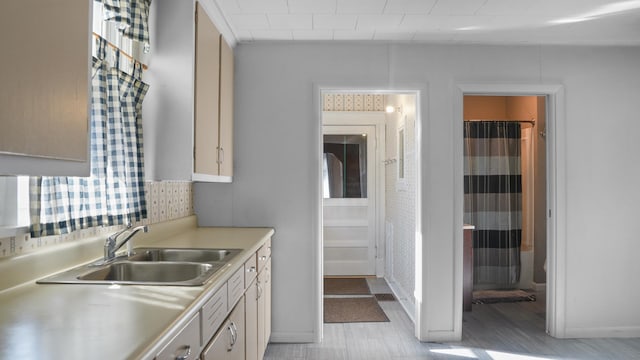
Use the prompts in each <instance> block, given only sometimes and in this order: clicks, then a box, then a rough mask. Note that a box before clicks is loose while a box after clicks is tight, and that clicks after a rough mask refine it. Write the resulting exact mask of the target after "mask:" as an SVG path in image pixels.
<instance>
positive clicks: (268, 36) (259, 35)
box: [251, 30, 293, 40]
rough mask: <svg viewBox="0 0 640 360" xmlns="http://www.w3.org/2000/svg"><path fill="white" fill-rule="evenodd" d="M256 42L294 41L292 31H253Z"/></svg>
mask: <svg viewBox="0 0 640 360" xmlns="http://www.w3.org/2000/svg"><path fill="white" fill-rule="evenodd" d="M251 35H252V36H253V39H254V40H293V34H292V33H291V31H290V30H251Z"/></svg>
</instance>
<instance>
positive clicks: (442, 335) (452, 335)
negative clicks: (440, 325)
mask: <svg viewBox="0 0 640 360" xmlns="http://www.w3.org/2000/svg"><path fill="white" fill-rule="evenodd" d="M420 341H421V342H448V341H460V336H459V335H456V332H455V331H448V330H447V331H429V332H428V333H427V338H426V339H420Z"/></svg>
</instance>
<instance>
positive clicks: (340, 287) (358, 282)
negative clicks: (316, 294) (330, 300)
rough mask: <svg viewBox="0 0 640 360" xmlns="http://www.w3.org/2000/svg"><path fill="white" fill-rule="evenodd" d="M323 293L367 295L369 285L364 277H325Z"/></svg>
mask: <svg viewBox="0 0 640 360" xmlns="http://www.w3.org/2000/svg"><path fill="white" fill-rule="evenodd" d="M324 294H325V295H369V294H371V292H370V291H369V285H367V279H365V278H325V279H324Z"/></svg>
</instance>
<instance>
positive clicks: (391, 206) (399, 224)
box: [384, 94, 417, 315]
mask: <svg viewBox="0 0 640 360" xmlns="http://www.w3.org/2000/svg"><path fill="white" fill-rule="evenodd" d="M387 104H392V105H394V106H395V107H396V108H397V107H398V106H401V107H402V113H398V112H394V113H390V114H387V126H386V137H385V138H386V156H385V159H396V160H398V158H399V157H398V129H399V127H403V128H404V133H405V143H406V144H405V148H406V152H405V181H404V186H403V185H401V184H398V167H399V162H398V161H396V162H391V163H389V164H387V165H385V167H384V170H385V175H386V181H385V187H386V189H385V217H386V219H385V222H386V223H387V224H390V225H391V226H392V228H393V230H392V231H391V232H390V234H387V235H386V238H387V241H389V242H390V243H389V244H387V245H386V247H387V249H389V250H390V254H385V255H386V256H387V257H390V261H389V262H388V263H389V264H390V265H391V266H389V268H387V269H386V274H387V275H386V277H387V280H388V282H389V284H390V285H391V287H392V289H393V291H394V292H395V293H396V295H397V296H398V298H399V300H400V301H401V302H402V303H403V305H404V306H405V309H410V315H413V309H414V307H415V299H414V290H415V273H416V271H415V261H414V260H415V233H416V215H415V213H416V206H415V203H416V185H417V184H416V151H415V149H416V142H415V119H416V106H415V104H416V99H415V96H413V95H406V94H402V95H388V96H387Z"/></svg>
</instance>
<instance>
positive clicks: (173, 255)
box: [127, 248, 242, 263]
mask: <svg viewBox="0 0 640 360" xmlns="http://www.w3.org/2000/svg"><path fill="white" fill-rule="evenodd" d="M241 251H242V250H241V249H193V248H185V249H181V248H136V249H134V250H133V252H134V254H133V255H131V256H129V258H128V259H127V260H129V261H153V262H156V261H160V262H162V261H180V262H196V263H211V262H221V261H224V262H226V261H229V260H231V259H232V258H233V257H234V256H236V255H237V254H239V253H240V252H241Z"/></svg>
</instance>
